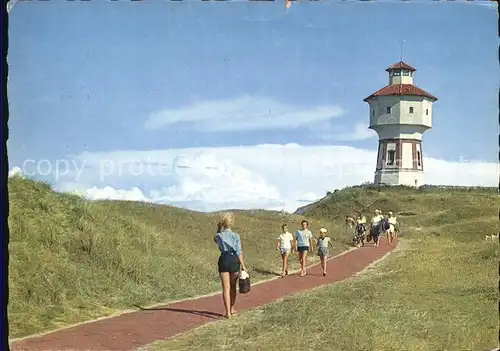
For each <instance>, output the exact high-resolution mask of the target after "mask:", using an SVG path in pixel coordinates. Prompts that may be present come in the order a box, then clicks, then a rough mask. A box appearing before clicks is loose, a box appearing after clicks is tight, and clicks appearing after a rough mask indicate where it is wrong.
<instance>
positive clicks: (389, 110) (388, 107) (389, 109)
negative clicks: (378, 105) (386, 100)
mask: <svg viewBox="0 0 500 351" xmlns="http://www.w3.org/2000/svg"><path fill="white" fill-rule="evenodd" d="M386 111H387V113H389V114H390V113H391V106H387V109H386Z"/></svg>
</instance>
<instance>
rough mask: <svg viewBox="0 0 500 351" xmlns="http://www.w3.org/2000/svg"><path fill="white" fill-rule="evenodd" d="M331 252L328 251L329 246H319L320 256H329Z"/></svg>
mask: <svg viewBox="0 0 500 351" xmlns="http://www.w3.org/2000/svg"><path fill="white" fill-rule="evenodd" d="M329 254H330V252H329V251H328V248H326V247H320V248H318V256H319V257H328V255H329Z"/></svg>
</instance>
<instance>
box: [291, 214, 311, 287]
mask: <svg viewBox="0 0 500 351" xmlns="http://www.w3.org/2000/svg"><path fill="white" fill-rule="evenodd" d="M300 224H301V226H302V229H299V230H297V232H296V233H295V249H296V250H297V252H298V253H299V261H300V276H301V277H303V276H305V275H306V274H307V272H306V270H307V269H306V266H307V252H308V251H309V250H313V241H312V240H311V239H312V238H313V235H312V233H311V231H310V230H309V228H308V227H309V223H308V222H307V221H306V220H303V221H302V222H300Z"/></svg>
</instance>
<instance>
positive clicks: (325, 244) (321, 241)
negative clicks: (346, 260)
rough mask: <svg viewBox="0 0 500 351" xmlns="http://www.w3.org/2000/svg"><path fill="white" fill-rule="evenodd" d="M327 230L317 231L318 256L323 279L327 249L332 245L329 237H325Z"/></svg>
mask: <svg viewBox="0 0 500 351" xmlns="http://www.w3.org/2000/svg"><path fill="white" fill-rule="evenodd" d="M327 233H328V230H326V228H321V229H320V230H319V238H318V256H319V259H320V260H321V268H323V277H325V276H326V261H327V260H328V255H329V253H330V251H329V248H330V246H332V248H333V244H332V241H331V239H330V237H329V236H328V235H327Z"/></svg>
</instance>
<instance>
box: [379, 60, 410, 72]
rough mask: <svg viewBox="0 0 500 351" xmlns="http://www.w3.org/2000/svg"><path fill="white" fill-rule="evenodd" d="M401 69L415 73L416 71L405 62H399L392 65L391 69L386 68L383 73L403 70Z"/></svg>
mask: <svg viewBox="0 0 500 351" xmlns="http://www.w3.org/2000/svg"><path fill="white" fill-rule="evenodd" d="M403 69H405V70H408V71H409V72H415V71H416V70H417V69H416V68H415V67H412V66H410V65H409V64H407V63H406V62H403V61H399V62H397V63H395V64H393V65H392V66H391V67H389V68H387V69H386V70H385V71H386V72H391V71H394V70H403Z"/></svg>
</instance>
